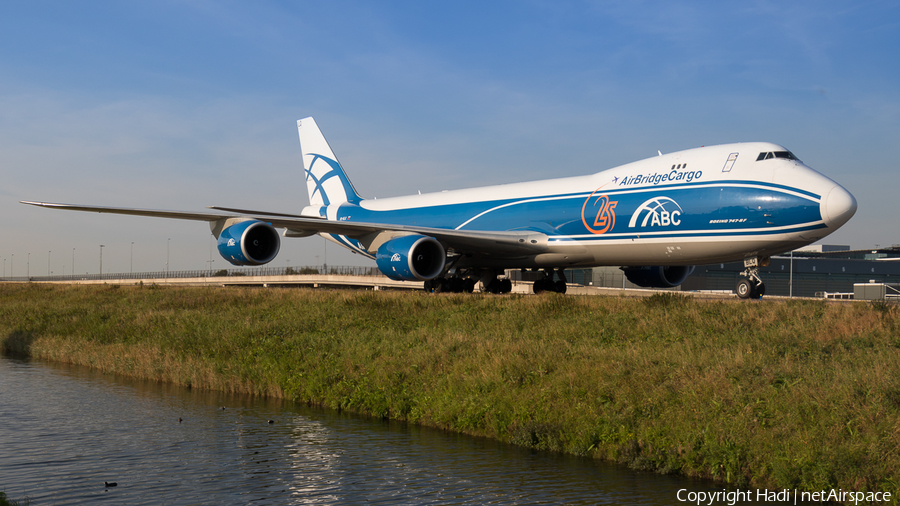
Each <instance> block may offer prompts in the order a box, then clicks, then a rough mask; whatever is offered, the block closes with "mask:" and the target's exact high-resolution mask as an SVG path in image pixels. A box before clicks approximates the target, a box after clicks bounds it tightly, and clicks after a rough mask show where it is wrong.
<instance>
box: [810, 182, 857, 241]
mask: <svg viewBox="0 0 900 506" xmlns="http://www.w3.org/2000/svg"><path fill="white" fill-rule="evenodd" d="M819 208H820V209H821V211H822V218H824V219H825V223H826V224H827V225H828V228H830V229H832V230H834V229H837V228H839V227H840V226H841V225H843V224H844V223H847V221H849V220H850V218H852V217H853V215H854V214H856V199H855V198H854V197H853V195H851V194H850V192H848V191H847V190H845V189H844V187H843V186H841V185H834V188H832V189H831V190H830V191H829V192H828V193H827V194H826V195H825V198H824V199H822V203H821V204H819Z"/></svg>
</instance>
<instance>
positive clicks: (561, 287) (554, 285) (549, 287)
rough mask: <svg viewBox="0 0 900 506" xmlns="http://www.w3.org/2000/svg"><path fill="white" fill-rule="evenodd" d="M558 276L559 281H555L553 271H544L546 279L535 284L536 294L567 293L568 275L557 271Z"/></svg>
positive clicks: (559, 270)
mask: <svg viewBox="0 0 900 506" xmlns="http://www.w3.org/2000/svg"><path fill="white" fill-rule="evenodd" d="M556 276H557V277H558V278H559V279H558V280H556V281H553V269H544V277H543V278H541V279H538V280H537V281H535V282H534V286H533V287H532V289H533V290H534V293H541V292H556V293H566V275H565V274H564V273H563V270H562V269H557V270H556Z"/></svg>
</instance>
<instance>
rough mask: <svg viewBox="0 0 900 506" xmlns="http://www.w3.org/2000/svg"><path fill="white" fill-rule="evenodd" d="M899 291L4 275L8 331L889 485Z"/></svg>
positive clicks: (417, 414)
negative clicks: (616, 292)
mask: <svg viewBox="0 0 900 506" xmlns="http://www.w3.org/2000/svg"><path fill="white" fill-rule="evenodd" d="M898 323H900V310H898V308H897V306H896V305H891V304H867V303H862V302H857V303H852V304H826V303H824V302H822V301H806V300H804V301H800V300H794V301H763V302H755V301H753V302H750V301H745V302H735V301H702V300H695V299H691V298H689V297H684V296H680V295H675V294H665V295H654V296H652V297H649V298H645V299H631V298H620V297H573V296H558V295H556V294H545V295H542V296H515V295H507V296H491V295H477V294H476V295H440V296H433V295H426V294H423V293H391V292H361V291H321V290H320V291H312V290H263V289H238V288H227V289H223V288H168V287H167V288H158V287H143V288H139V287H115V286H103V287H96V286H95V287H76V286H46V285H35V284H31V285H23V284H18V285H15V284H6V285H2V286H0V345H2V347H3V348H4V349H5V350H7V351H9V352H14V353H20V354H27V355H30V356H32V357H37V358H42V359H50V360H57V361H64V362H71V363H77V364H82V365H87V366H91V367H96V368H99V369H102V370H105V371H109V372H114V373H119V374H127V375H131V376H137V377H144V378H153V379H158V380H161V381H168V382H174V383H178V384H182V385H187V386H190V387H192V388H207V389H217V390H225V391H242V392H249V393H254V394H259V395H270V396H278V397H284V398H289V399H293V400H296V401H298V402H303V403H309V404H315V405H323V406H329V407H332V408H337V409H344V410H349V411H353V412H356V413H362V414H367V415H371V416H376V417H389V418H394V419H400V420H408V421H411V422H415V423H420V424H425V425H430V426H434V427H440V428H445V429H449V430H454V431H459V432H464V433H467V434H473V435H480V436H488V437H493V438H497V439H499V440H502V441H508V442H512V443H514V444H518V445H522V446H527V447H532V448H536V449H541V450H550V451H560V452H568V453H572V454H577V455H588V456H593V457H597V458H603V459H610V460H615V461H618V462H621V463H624V464H627V465H629V466H631V467H633V468H636V469H646V470H653V471H656V472H660V473H681V474H684V475H688V476H703V477H711V478H715V479H718V480H722V481H725V482H728V483H734V484H738V485H740V486H751V485H752V486H757V487H764V488H765V487H768V488H770V489H771V488H778V489H780V488H798V489H801V490H822V489H825V490H828V489H832V488H835V489H838V488H843V489H844V490H872V491H893V492H895V493H896V492H897V491H898V488H900V487H898V484H900V375H898V371H900V329H898Z"/></svg>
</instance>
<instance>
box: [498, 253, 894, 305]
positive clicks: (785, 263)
mask: <svg viewBox="0 0 900 506" xmlns="http://www.w3.org/2000/svg"><path fill="white" fill-rule="evenodd" d="M759 270H760V277H762V279H763V282H764V283H765V284H766V294H767V295H780V296H785V297H787V296H794V297H826V296H827V297H838V298H840V297H841V295H839V294H843V298H850V297H849V294H852V293H854V285H855V284H859V283H877V284H884V283H887V284H893V285H895V286H897V284H900V244H895V245H893V246H891V247H887V248H880V247H876V248H875V249H866V250H851V249H850V247H849V246H812V247H806V248H803V249H801V250H797V251H794V252H790V253H785V254H784V255H780V256H774V257H772V258H771V261H770V263H769V265H768V266H765V267H760V269H759ZM743 271H744V264H743V262H730V263H719V264H712V265H698V266H696V268H695V269H694V272H693V273H692V274H691V275H690V276H688V278H687V280H685V282H684V283H683V284H682V285H681V286H678V287H675V288H671V290H674V291H683V292H690V291H721V292H732V291H733V290H734V287H735V285H736V284H737V282H738V280H739V279H741V272H743ZM516 274H518V275H516ZM513 275H514V277H515V278H516V279H523V280H531V278H532V277H534V276H540V275H541V274H540V273H531V272H527V273H521V274H520V273H513ZM566 278H567V279H568V281H569V282H570V283H579V284H584V285H593V286H600V287H608V288H640V287H638V286H637V285H634V284H633V283H631V282H629V281H628V279H627V278H626V277H625V274H624V273H623V272H622V270H621V269H619V268H618V267H598V268H594V269H573V270H567V271H566ZM888 290H889V291H890V290H891V289H890V288H888Z"/></svg>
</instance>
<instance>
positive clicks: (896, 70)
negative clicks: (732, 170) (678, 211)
mask: <svg viewBox="0 0 900 506" xmlns="http://www.w3.org/2000/svg"><path fill="white" fill-rule="evenodd" d="M897 48H900V4H897V3H896V2H853V3H845V2H813V1H809V2H806V1H795V2H775V1H771V2H769V1H765V2H752V1H748V2H740V3H738V2H680V1H667V2H649V1H647V2H641V1H627V2H626V1H611V2H587V1H585V2H558V1H553V2H549V1H548V2H543V1H515V2H513V1H510V2H504V1H497V2H466V1H462V2H452V3H446V2H445V3H436V2H412V1H410V2H355V1H335V2H265V1H257V2H214V1H184V2H181V1H160V2H152V3H144V2H118V1H109V2H104V1H95V2H67V1H56V2H46V1H39V0H38V1H28V2H8V3H6V4H4V8H3V15H2V16H0V175H2V177H3V181H2V182H0V212H3V214H4V216H6V217H7V218H6V219H5V220H4V222H5V223H4V225H3V227H2V231H3V237H4V239H3V242H2V244H0V258H2V259H4V265H5V267H4V268H5V272H6V274H7V275H8V274H9V269H10V265H11V264H12V265H13V266H14V268H15V272H14V274H15V275H24V274H25V269H26V262H30V265H29V266H28V267H27V268H28V269H30V271H31V273H32V274H46V273H47V271H48V270H50V271H52V272H53V273H66V274H68V273H71V272H72V253H73V249H74V256H75V269H76V271H77V272H79V273H82V272H97V270H98V269H99V253H100V248H99V245H100V244H104V245H105V248H104V251H103V255H104V257H103V270H104V271H106V272H109V271H126V272H127V271H128V270H129V269H131V268H132V259H133V269H134V270H135V271H150V270H164V269H165V263H166V257H167V248H168V257H169V262H170V265H169V267H170V269H173V270H185V269H204V268H206V266H207V265H208V260H210V250H211V244H212V241H211V236H210V235H209V232H208V229H207V227H206V225H205V224H203V223H196V222H181V221H175V220H154V219H150V218H140V217H123V216H109V215H97V214H86V213H67V212H53V211H49V210H44V209H37V208H28V207H25V206H22V205H20V204H18V203H17V202H18V201H19V200H23V199H26V200H46V201H55V202H73V203H88V204H97V205H119V206H133V207H148V208H159V209H184V210H194V209H202V208H203V207H205V206H208V205H220V206H231V207H244V208H251V209H267V210H273V211H282V212H296V211H298V210H299V209H300V208H301V207H302V206H304V205H306V201H307V197H306V193H305V186H304V183H303V178H302V169H301V160H300V153H299V143H298V141H297V132H296V120H297V119H298V118H302V117H306V116H314V117H315V118H316V121H317V122H318V124H319V126H320V127H321V128H322V130H323V132H324V134H325V136H326V137H327V138H328V140H329V142H330V144H331V146H332V148H333V149H334V151H335V152H336V153H337V155H338V157H340V159H341V162H342V163H343V165H344V166H345V169H346V170H347V172H348V174H349V176H350V178H351V179H352V180H353V182H354V184H355V185H356V187H357V189H358V190H359V191H360V193H361V194H362V195H363V196H366V197H387V196H394V195H402V194H405V193H414V192H416V191H418V190H421V191H423V192H425V191H435V190H442V189H454V188H465V187H471V186H481V185H485V184H495V183H505V182H513V181H524V180H533V179H542V178H545V177H558V176H569V175H580V174H586V173H591V172H596V171H599V170H603V169H607V168H610V167H614V166H616V165H619V164H622V163H627V162H630V161H634V160H638V159H642V158H646V157H650V156H653V155H655V154H656V151H657V150H661V151H662V152H668V151H675V150H680V149H686V148H690V147H696V146H700V145H710V144H717V143H724V142H738V141H757V140H760V141H772V142H777V143H779V144H782V145H785V146H787V147H788V148H789V149H791V150H792V151H793V152H794V153H795V154H797V156H798V157H800V158H801V159H802V160H803V161H804V162H806V163H807V164H808V165H810V166H812V167H813V168H815V169H817V170H819V171H820V172H823V173H824V174H826V175H828V176H829V177H831V178H833V179H835V180H837V181H838V182H840V183H841V184H842V185H844V186H845V187H846V188H847V189H848V190H850V192H851V193H853V194H854V195H855V196H856V198H857V200H858V201H859V211H858V212H857V214H856V216H855V217H854V218H853V219H852V220H851V221H850V222H849V223H848V224H847V225H845V226H844V228H842V229H841V230H839V231H838V232H836V233H835V234H833V235H832V236H830V237H829V238H828V239H826V241H825V242H826V243H828V244H847V245H851V246H852V247H854V248H869V247H874V246H875V245H876V244H879V245H882V246H884V245H890V244H895V243H900V233H898V232H900V226H898V225H897V223H896V209H897V203H898V197H897V195H898V194H897V187H898V182H900V177H898V171H897V170H896V166H897V161H896V156H895V151H896V147H897V144H898V141H900V58H898V51H897ZM132 242H133V243H134V246H133V251H134V253H133V255H132V246H131V243H132ZM326 256H327V260H328V263H330V264H334V265H338V264H359V265H365V264H367V262H366V261H365V260H364V259H362V258H360V257H358V256H353V255H351V254H349V253H343V252H340V251H339V250H338V247H337V246H334V245H329V246H328V247H327V248H326V247H324V241H323V240H322V239H320V238H309V239H287V240H285V241H284V242H283V244H282V252H281V254H280V255H279V257H278V258H277V259H276V260H275V261H274V262H273V264H272V265H274V266H284V265H310V264H316V263H321V261H322V259H323V258H324V257H326ZM212 259H213V260H214V262H213V264H212V265H213V267H214V268H222V267H226V266H227V265H226V264H225V261H224V260H222V259H221V258H218V255H217V254H215V253H213V254H212Z"/></svg>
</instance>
